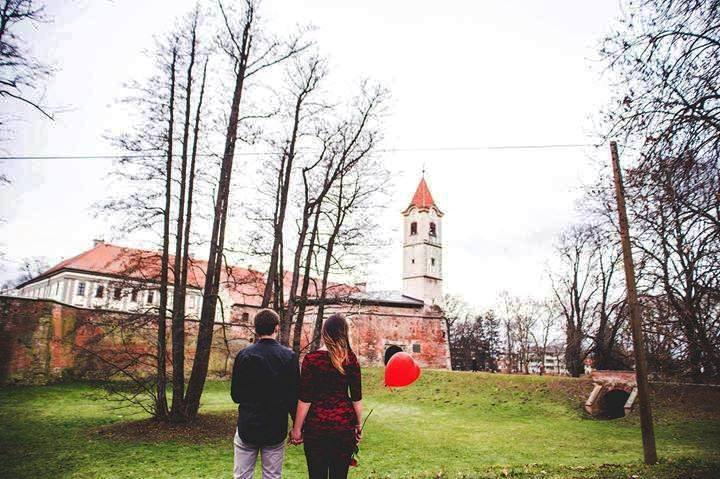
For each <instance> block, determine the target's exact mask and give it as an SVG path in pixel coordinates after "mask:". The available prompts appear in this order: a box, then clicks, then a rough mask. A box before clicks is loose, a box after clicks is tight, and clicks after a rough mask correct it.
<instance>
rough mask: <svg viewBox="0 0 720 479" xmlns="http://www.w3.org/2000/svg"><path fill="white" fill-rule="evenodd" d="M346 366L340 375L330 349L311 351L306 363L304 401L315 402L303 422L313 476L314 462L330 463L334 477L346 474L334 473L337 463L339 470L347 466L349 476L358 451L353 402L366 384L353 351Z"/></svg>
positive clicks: (304, 367) (301, 393)
mask: <svg viewBox="0 0 720 479" xmlns="http://www.w3.org/2000/svg"><path fill="white" fill-rule="evenodd" d="M344 369H345V374H340V372H339V371H338V370H337V369H336V368H335V366H333V364H332V362H331V361H330V353H328V352H327V351H315V352H314V353H309V354H308V355H306V356H305V359H303V362H302V371H301V373H300V400H301V401H303V402H307V403H311V404H310V410H309V411H308V415H307V417H306V419H305V423H304V424H303V441H304V444H305V455H306V456H307V459H308V468H309V469H311V477H312V476H313V474H312V467H311V466H313V464H311V463H314V465H316V466H318V465H320V466H322V464H323V463H327V464H328V467H330V477H340V476H342V473H340V476H338V474H333V471H332V469H333V465H335V469H337V468H339V467H341V466H344V470H345V475H346V474H347V468H348V465H349V464H350V458H351V456H352V453H353V452H354V451H355V446H356V441H355V425H357V424H359V421H358V418H357V416H356V415H355V409H353V405H352V403H353V401H360V400H361V399H362V385H361V379H360V364H359V363H358V360H357V357H356V356H355V353H353V352H352V351H350V353H349V354H348V359H347V364H345V365H344ZM323 467H324V466H323ZM325 474H327V472H326V473H325ZM324 477H328V476H327V475H325V476H324Z"/></svg>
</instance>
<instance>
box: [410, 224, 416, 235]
mask: <svg viewBox="0 0 720 479" xmlns="http://www.w3.org/2000/svg"><path fill="white" fill-rule="evenodd" d="M410 234H411V235H416V234H417V222H415V221H413V222H412V223H410Z"/></svg>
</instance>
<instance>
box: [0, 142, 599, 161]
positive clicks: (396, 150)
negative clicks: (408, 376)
mask: <svg viewBox="0 0 720 479" xmlns="http://www.w3.org/2000/svg"><path fill="white" fill-rule="evenodd" d="M600 146H601V145H600V144H598V143H557V144H547V145H486V146H450V147H417V148H379V149H378V150H376V151H377V152H379V153H421V152H430V153H432V152H462V151H487V150H551V149H573V148H598V147H600ZM276 154H278V152H277V151H258V152H249V151H248V152H237V153H235V156H268V155H276ZM173 156H174V157H180V156H181V155H173ZM197 156H202V157H213V156H214V157H219V156H220V155H218V154H215V153H204V154H198V155H197ZM166 157H167V155H165V154H147V155H140V154H131V155H13V156H0V160H121V159H142V158H166Z"/></svg>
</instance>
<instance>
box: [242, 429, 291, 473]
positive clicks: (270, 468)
mask: <svg viewBox="0 0 720 479" xmlns="http://www.w3.org/2000/svg"><path fill="white" fill-rule="evenodd" d="M233 442H234V444H235V467H234V468H233V477H234V479H253V472H254V471H255V462H256V461H257V457H258V452H259V453H260V460H261V461H262V477H263V479H281V477H282V467H283V459H284V458H285V441H282V442H281V443H280V444H276V445H274V446H264V447H257V446H253V445H252V444H248V443H245V442H243V441H242V439H240V436H238V433H237V429H236V430H235V440H234V441H233Z"/></svg>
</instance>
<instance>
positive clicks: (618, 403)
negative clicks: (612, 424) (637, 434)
mask: <svg viewBox="0 0 720 479" xmlns="http://www.w3.org/2000/svg"><path fill="white" fill-rule="evenodd" d="M591 377H592V380H593V383H594V387H593V390H592V392H591V393H590V397H588V400H587V401H585V410H586V411H587V412H588V413H589V414H590V415H591V416H593V417H598V418H605V419H617V418H621V417H624V416H626V415H628V414H629V413H630V412H631V411H632V408H633V405H634V404H635V397H636V396H637V388H636V382H635V372H634V371H593V373H592V375H591Z"/></svg>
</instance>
